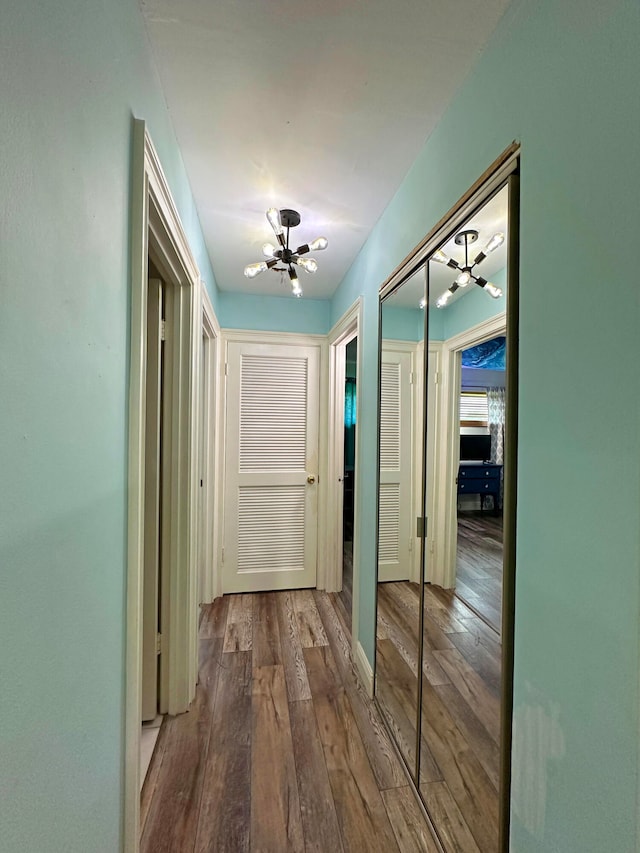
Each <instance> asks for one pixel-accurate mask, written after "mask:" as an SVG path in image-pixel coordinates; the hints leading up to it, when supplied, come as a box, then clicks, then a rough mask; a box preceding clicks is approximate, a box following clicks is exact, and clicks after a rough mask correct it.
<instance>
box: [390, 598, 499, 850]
mask: <svg viewBox="0 0 640 853" xmlns="http://www.w3.org/2000/svg"><path fill="white" fill-rule="evenodd" d="M419 595H420V588H419V586H418V585H417V584H413V583H409V582H398V583H383V584H379V589H378V607H379V619H378V640H377V649H378V655H377V666H378V673H379V676H380V677H379V680H378V686H377V690H378V696H379V700H380V702H381V705H382V707H383V708H384V711H385V714H388V716H389V720H390V726H391V727H392V729H393V730H394V734H395V736H396V737H397V739H398V742H399V743H400V744H401V746H402V748H403V751H404V752H405V755H407V757H408V760H409V763H413V762H415V751H416V710H415V709H416V702H415V696H416V692H417V677H418V658H417V625H418V614H419V603H420V599H419ZM424 596H425V611H424V656H423V666H422V675H423V688H422V689H423V701H422V734H421V744H420V750H421V774H420V790H421V793H422V795H423V798H424V800H425V803H426V804H427V807H428V809H429V812H430V814H431V816H432V819H433V821H434V824H435V826H436V829H437V830H438V832H439V834H440V837H441V839H442V842H443V846H444V847H445V849H446V850H447V853H460V851H462V853H467V851H469V853H473V851H481V853H495V851H496V850H497V846H498V784H499V783H498V774H499V739H500V666H501V660H500V643H499V639H498V637H497V636H496V634H495V633H494V632H493V631H492V630H491V629H490V628H489V627H487V625H486V624H485V623H484V622H483V621H482V620H481V619H480V618H478V617H477V616H476V614H475V613H474V612H473V611H472V610H471V609H470V608H469V607H468V606H467V605H466V604H464V602H462V601H460V599H459V598H457V597H456V596H455V595H454V594H453V593H452V592H448V591H445V590H443V589H441V588H440V587H435V586H432V585H430V584H426V585H425V590H424Z"/></svg>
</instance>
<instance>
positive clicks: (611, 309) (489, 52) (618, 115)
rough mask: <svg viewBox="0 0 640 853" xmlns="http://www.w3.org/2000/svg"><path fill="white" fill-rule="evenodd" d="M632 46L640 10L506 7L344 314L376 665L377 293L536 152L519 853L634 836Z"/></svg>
mask: <svg viewBox="0 0 640 853" xmlns="http://www.w3.org/2000/svg"><path fill="white" fill-rule="evenodd" d="M639 41H640V7H639V6H638V4H637V2H635V0H613V2H610V3H606V4H602V3H600V2H596V0H581V2H571V3H558V2H555V0H513V3H512V4H511V6H510V7H509V9H508V10H507V12H506V14H505V16H504V18H503V19H502V21H501V22H500V24H499V25H498V28H497V30H496V32H495V34H494V37H493V38H492V40H491V42H490V43H489V45H488V47H487V49H486V50H485V52H484V53H483V55H482V57H481V58H480V60H479V62H478V63H477V65H476V67H475V68H474V69H473V71H472V72H471V75H470V77H469V78H468V80H467V81H466V83H465V84H464V86H463V87H462V89H461V90H460V92H459V93H458V95H457V97H456V98H455V100H454V102H453V104H452V105H451V107H450V108H449V109H448V110H447V112H446V113H445V115H444V116H443V118H442V120H441V121H440V123H439V125H438V127H437V128H436V130H435V131H434V133H433V134H432V136H431V138H430V139H429V140H428V142H427V143H426V145H425V147H424V149H423V151H422V153H421V154H420V156H419V157H418V158H417V160H416V162H415V163H414V165H413V167H412V168H411V170H410V171H409V173H408V174H407V177H406V179H405V180H404V182H403V183H402V185H401V186H400V188H399V189H398V192H397V194H396V196H395V197H394V199H393V200H392V202H391V203H390V205H389V206H388V208H387V210H386V211H385V213H384V214H383V215H382V217H381V218H380V220H379V221H378V223H377V225H376V227H375V228H374V230H373V232H372V234H371V236H370V238H369V239H368V241H367V243H366V244H365V246H364V248H363V250H362V251H361V253H360V254H359V256H358V258H357V259H356V261H355V262H354V264H353V266H352V267H351V269H350V271H349V273H348V274H347V276H346V277H345V279H344V281H343V282H342V284H341V285H340V288H339V290H338V292H337V294H336V296H335V298H334V300H333V305H332V319H333V321H335V320H337V319H338V318H339V317H340V316H341V314H342V313H343V312H344V311H345V310H346V309H347V308H348V306H349V305H351V304H352V302H353V301H354V300H355V299H356V297H357V296H359V295H361V294H362V295H364V323H363V327H362V330H361V336H360V343H361V344H362V351H363V357H362V367H363V382H362V385H361V387H362V393H361V404H362V407H363V409H362V415H363V417H361V419H360V423H359V442H360V454H361V455H360V459H361V460H362V469H361V470H362V489H361V491H360V493H359V495H358V496H357V500H358V501H359V510H360V512H359V518H360V531H359V534H360V543H361V549H360V566H359V571H360V640H361V642H362V644H363V646H364V648H365V650H366V652H367V655H368V656H369V659H370V660H373V651H374V637H375V624H374V595H375V583H374V573H375V565H376V556H375V536H374V530H375V518H376V506H375V494H376V490H375V480H376V467H375V461H376V449H375V445H376V400H377V387H376V386H377V361H376V344H377V334H378V304H377V289H378V287H379V285H380V284H381V283H382V281H383V280H384V279H385V277H386V276H387V275H389V274H390V273H391V272H392V270H393V269H394V268H395V267H396V265H397V264H398V263H400V261H401V260H402V259H403V258H404V257H405V255H406V254H407V253H408V252H409V251H411V249H412V248H413V246H415V245H416V244H417V243H418V242H419V241H420V240H421V239H422V237H423V236H424V235H425V234H426V233H427V232H428V231H429V229H430V228H431V227H432V226H433V225H434V224H435V223H436V222H437V221H438V220H439V219H440V217H441V216H443V215H444V214H445V213H446V211H447V210H448V209H449V208H450V207H451V206H452V205H453V204H454V203H455V202H456V200H457V199H458V198H459V197H460V196H462V194H463V193H464V192H465V191H466V190H467V188H468V187H470V186H471V185H472V184H473V183H474V181H475V180H476V179H477V178H478V177H479V176H480V175H481V174H482V173H483V171H484V170H485V169H486V168H487V166H488V165H489V164H490V163H491V162H492V161H493V160H494V159H495V157H497V156H498V155H499V154H500V152H501V151H503V150H504V149H505V148H506V147H507V146H508V145H509V144H510V143H511V141H512V140H513V139H514V138H515V139H518V140H520V141H521V143H522V172H521V191H522V202H521V226H522V239H521V328H520V445H519V491H518V532H517V536H518V539H517V590H516V598H517V600H516V638H515V639H516V660H515V711H514V752H513V771H514V776H513V787H512V828H511V842H512V850H514V851H517V853H534V851H536V853H538V851H549V853H550V852H551V851H562V853H601V851H603V850H616V851H632V850H637V849H638V847H639V842H640V839H639V838H638V837H637V816H638V671H639V660H638V639H639V592H640V590H639V577H640V547H639V535H638V534H639V524H638V518H639V517H640V446H639V444H640V443H639V439H640V417H639V415H640V411H639V409H638V406H637V405H636V403H635V402H632V403H631V404H630V402H629V401H630V400H631V401H635V399H636V395H637V392H638V369H637V365H638V360H639V357H640V337H639V335H638V326H639V320H640V317H639V316H638V314H639V311H638V308H639V299H638V284H637V281H636V277H635V276H633V275H631V276H620V275H619V274H618V273H617V270H616V272H614V265H616V266H617V262H618V261H619V260H620V259H623V258H629V257H631V256H632V255H633V247H634V246H635V242H636V234H635V231H636V221H637V188H638V186H640V167H639V164H638V159H637V156H636V150H635V149H636V147H637V145H636V143H637V140H638V139H639V138H640V89H639V88H638V85H637V81H638V79H640V52H639V51H638V47H637V46H638V42H639ZM612 369H614V370H615V380H614V381H612V379H611V370H612ZM584 400H590V401H591V405H590V406H589V412H588V415H585V413H584Z"/></svg>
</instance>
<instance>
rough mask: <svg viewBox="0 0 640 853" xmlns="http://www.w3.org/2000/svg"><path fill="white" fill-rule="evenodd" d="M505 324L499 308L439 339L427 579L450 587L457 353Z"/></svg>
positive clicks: (498, 331) (457, 426)
mask: <svg viewBox="0 0 640 853" xmlns="http://www.w3.org/2000/svg"><path fill="white" fill-rule="evenodd" d="M506 328H507V319H506V314H505V313H504V312H503V313H501V314H497V315H496V316H495V317H491V318H490V319H489V320H485V321H484V322H482V323H478V325H476V326H472V327H471V328H470V329H467V330H466V331H464V332H461V333H460V334H459V335H455V336H454V337H452V338H449V339H448V340H446V341H444V342H443V345H442V377H441V378H442V382H441V389H440V400H441V402H442V405H441V407H440V418H439V419H438V421H437V423H438V426H437V442H438V445H437V455H436V458H437V459H438V460H439V464H438V465H437V466H436V471H435V472H434V474H435V478H436V488H437V492H436V494H438V495H439V496H440V500H439V501H437V502H436V514H435V515H436V518H435V524H436V531H435V540H436V541H435V552H434V560H433V572H432V573H431V574H430V578H429V580H430V581H431V582H432V583H434V584H438V585H439V586H442V587H444V588H445V589H453V588H454V587H455V584H456V548H457V532H458V524H457V518H458V513H457V509H456V506H457V499H458V492H457V488H456V477H457V467H458V456H459V435H460V421H459V418H460V410H459V402H458V397H459V390H460V353H461V352H462V350H463V349H467V348H468V347H470V346H475V345H476V344H480V343H482V342H483V341H488V340H491V338H494V337H495V336H496V335H500V334H504V333H505V332H506Z"/></svg>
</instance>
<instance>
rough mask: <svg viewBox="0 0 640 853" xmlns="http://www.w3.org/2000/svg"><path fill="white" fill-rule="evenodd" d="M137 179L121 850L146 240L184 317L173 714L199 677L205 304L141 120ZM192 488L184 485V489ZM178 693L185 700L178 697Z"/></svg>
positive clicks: (130, 733) (134, 811) (128, 791)
mask: <svg viewBox="0 0 640 853" xmlns="http://www.w3.org/2000/svg"><path fill="white" fill-rule="evenodd" d="M133 135H134V140H133V180H132V196H131V222H132V230H131V331H130V363H129V435H128V496H127V527H128V536H127V541H128V545H127V580H126V596H127V601H126V637H125V698H124V785H123V799H124V807H123V815H124V817H123V822H124V826H123V848H124V851H125V853H137V851H138V849H139V822H140V781H139V779H140V759H139V755H140V729H141V681H142V578H143V551H144V547H143V546H144V467H145V464H144V451H145V448H144V440H145V391H146V389H145V382H146V379H145V376H146V337H147V329H146V324H147V262H148V253H149V245H150V239H151V241H153V243H154V245H155V246H156V248H157V249H158V251H160V252H161V254H162V260H163V266H164V268H165V270H166V271H168V274H169V278H170V280H171V281H170V282H169V283H170V284H171V288H170V290H172V291H173V292H174V299H175V301H176V302H177V303H178V304H177V305H174V307H177V308H178V309H179V310H178V313H177V315H176V316H177V317H178V318H179V322H178V324H177V325H176V329H175V332H176V334H177V335H178V340H179V349H180V353H179V356H180V357H179V359H178V362H179V365H180V366H182V367H183V370H181V369H180V366H179V367H178V370H177V373H176V372H174V375H173V377H172V378H173V380H174V384H173V388H172V393H173V394H174V395H175V400H176V405H177V406H178V407H180V408H176V406H174V407H173V408H172V411H173V413H174V414H175V416H176V417H175V420H176V424H175V425H174V426H177V425H178V424H179V425H180V428H181V429H182V430H183V431H186V432H183V441H182V443H181V445H180V446H181V447H183V448H184V451H185V452H184V453H183V454H182V455H181V458H180V459H179V460H177V462H178V472H179V480H180V484H181V485H182V488H179V484H178V482H176V492H173V494H174V495H176V493H177V498H178V500H177V504H176V510H177V513H176V517H175V531H172V532H173V535H174V536H175V537H176V539H177V541H172V543H171V544H172V547H175V548H176V549H177V553H179V555H180V559H181V562H180V566H181V569H182V575H181V580H180V581H179V582H177V583H176V584H175V589H172V593H173V592H175V593H176V595H175V598H173V599H172V604H171V617H172V620H173V621H172V630H173V632H174V635H175V642H170V644H169V655H170V656H171V658H172V660H173V664H174V667H178V669H179V670H180V672H177V671H175V669H174V670H173V671H172V678H171V681H172V683H171V685H170V689H169V694H170V705H171V710H172V713H176V712H177V711H178V710H185V709H186V706H187V705H188V701H189V699H190V698H191V695H192V693H193V689H194V688H195V681H194V679H193V669H194V651H195V648H194V642H193V641H192V639H191V636H190V632H191V631H192V630H193V629H194V628H195V627H196V625H197V623H196V621H195V615H196V614H195V608H194V607H193V606H192V604H193V602H192V599H193V598H195V583H194V574H195V560H194V556H195V549H194V547H193V545H194V535H195V527H194V521H195V520H194V512H193V506H194V504H193V500H194V490H195V482H194V477H193V474H194V471H193V463H190V457H192V456H193V455H194V454H193V453H192V452H191V451H192V449H193V441H194V433H193V430H194V429H195V423H194V413H195V411H196V405H195V398H194V389H193V378H194V375H197V366H198V365H197V361H195V359H197V358H198V352H199V348H197V347H195V346H194V329H195V318H196V316H198V319H199V314H196V310H195V309H196V308H197V307H198V306H199V287H198V288H197V287H196V284H197V283H198V282H199V273H198V267H197V264H196V262H195V259H194V257H193V255H192V253H191V250H190V248H189V244H188V241H187V239H186V235H185V232H184V230H183V228H182V225H181V223H180V218H179V216H178V212H177V209H176V207H175V204H174V202H173V199H172V197H171V192H170V190H169V186H168V184H167V181H166V179H165V176H164V173H163V171H162V167H161V166H160V162H159V159H158V156H157V154H156V151H155V148H154V146H153V144H152V142H151V139H150V137H149V135H148V134H147V131H146V127H145V122H144V121H141V120H138V119H135V120H134V122H133ZM185 489H186V491H185ZM180 690H182V693H183V697H182V698H183V700H184V701H182V702H176V699H177V697H178V694H179V693H180Z"/></svg>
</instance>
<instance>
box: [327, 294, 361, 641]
mask: <svg viewBox="0 0 640 853" xmlns="http://www.w3.org/2000/svg"><path fill="white" fill-rule="evenodd" d="M361 323H362V297H358V299H357V300H356V301H355V302H354V303H353V305H352V306H351V307H350V308H349V309H348V311H346V312H345V313H344V314H343V316H342V317H341V318H340V320H338V322H337V323H336V324H335V326H334V327H333V328H332V329H331V331H330V332H329V334H328V335H327V340H328V343H329V436H328V439H329V447H328V454H327V471H326V482H327V490H326V508H325V512H326V518H327V539H326V542H327V548H326V551H325V554H324V561H323V567H322V569H321V571H322V572H323V573H324V574H323V576H324V589H326V590H327V591H328V592H337V591H338V590H340V589H342V568H341V567H342V509H343V486H342V476H343V471H344V384H345V376H346V348H347V344H348V343H350V342H351V341H352V340H353V339H354V338H355V337H357V336H358V334H359V332H360V326H361ZM361 361H362V359H361V357H360V354H358V359H357V362H356V371H357V372H356V388H358V387H360V375H361V370H360V363H361ZM359 419H360V396H359V395H358V396H357V397H356V424H357V423H358V422H359ZM359 442H360V433H359V430H358V428H357V426H356V464H355V466H354V494H358V491H357V490H358V482H359V478H360V475H359V469H358V464H357V463H358V458H359ZM357 515H358V506H357V501H356V502H355V503H354V524H353V538H354V541H353V570H354V577H353V612H352V614H351V617H352V628H353V630H352V634H356V633H357V622H356V621H355V619H354V612H355V611H356V609H357V607H356V600H357V597H358V593H357V588H358V585H357V583H356V572H357V568H356V566H357V561H356V555H357V551H358V546H357V544H356V543H357V540H358V535H357V530H358V523H357V520H356V516H357Z"/></svg>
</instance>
